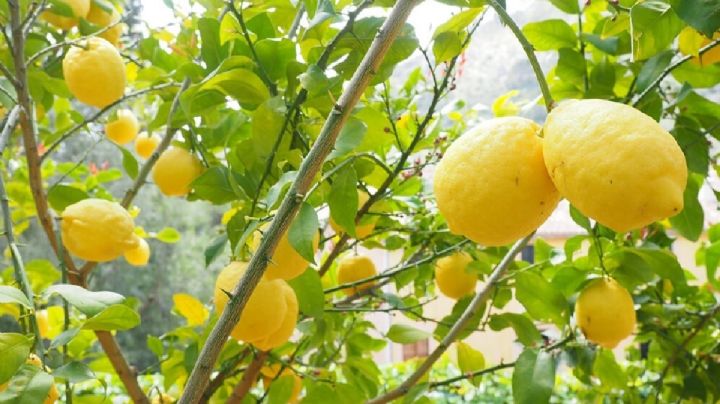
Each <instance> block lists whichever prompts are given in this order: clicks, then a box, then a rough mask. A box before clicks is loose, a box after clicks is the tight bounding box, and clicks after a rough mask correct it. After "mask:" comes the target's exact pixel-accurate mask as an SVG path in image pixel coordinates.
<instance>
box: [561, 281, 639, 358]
mask: <svg viewBox="0 0 720 404" xmlns="http://www.w3.org/2000/svg"><path fill="white" fill-rule="evenodd" d="M575 321H576V322H577V325H578V327H580V330H582V333H583V334H584V335H585V338H587V339H588V340H590V341H592V342H594V343H596V344H598V345H600V346H603V347H605V348H615V347H616V346H617V344H618V343H619V342H620V341H622V340H624V339H625V338H627V337H628V336H630V334H632V332H633V330H634V329H635V308H634V307H633V300H632V296H630V293H629V292H628V291H627V289H625V288H624V287H622V286H621V285H620V284H619V283H617V282H616V281H615V280H614V279H596V280H594V281H592V282H591V283H590V284H588V285H587V286H586V287H585V289H583V290H582V292H580V296H578V299H577V302H575Z"/></svg>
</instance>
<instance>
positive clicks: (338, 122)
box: [180, 0, 417, 404]
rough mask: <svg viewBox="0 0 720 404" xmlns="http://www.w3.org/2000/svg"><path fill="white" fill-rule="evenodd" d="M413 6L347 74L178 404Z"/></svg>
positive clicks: (400, 8) (406, 0)
mask: <svg viewBox="0 0 720 404" xmlns="http://www.w3.org/2000/svg"><path fill="white" fill-rule="evenodd" d="M416 3H417V0H399V1H398V2H397V3H396V4H395V6H394V7H393V9H392V11H391V12H390V15H389V17H388V18H387V20H385V23H384V24H383V26H382V27H381V29H380V31H379V32H378V34H377V36H376V37H375V39H374V40H373V43H372V45H370V49H369V50H368V52H367V54H366V55H365V57H364V58H363V60H362V62H361V63H360V66H359V67H358V69H357V71H356V72H355V73H354V74H353V77H352V79H351V80H350V83H349V84H348V86H347V89H348V90H347V91H345V92H344V93H343V94H342V96H341V97H340V99H339V100H338V103H337V104H336V105H335V107H334V108H333V110H332V112H331V113H330V116H328V118H327V120H326V121H325V125H324V126H323V128H322V130H321V131H320V135H319V136H318V138H317V140H316V142H315V144H314V145H313V147H312V149H310V152H309V153H308V154H307V156H306V157H305V159H304V160H303V162H302V164H301V165H300V169H299V170H298V176H297V178H296V179H295V181H294V182H293V184H292V186H291V187H290V190H289V191H288V193H287V194H286V195H285V198H284V199H283V202H282V204H281V205H280V208H279V209H278V213H277V215H276V216H275V218H274V219H273V221H272V223H271V224H270V227H269V228H268V230H267V232H265V235H264V236H263V238H262V241H261V242H260V245H259V247H258V248H257V250H256V251H255V253H254V254H253V257H252V258H251V259H250V263H249V264H248V267H247V271H246V272H245V274H244V275H243V277H242V279H241V281H240V282H239V283H238V285H237V286H236V287H235V289H234V290H233V293H232V297H231V298H230V300H229V301H228V304H227V306H226V307H225V310H223V312H222V314H221V315H220V318H219V320H218V321H217V323H216V324H215V327H214V329H213V330H212V332H211V333H210V335H209V337H208V339H207V341H206V342H205V345H204V346H203V349H202V351H201V352H200V355H199V356H198V360H197V362H196V364H195V367H194V368H193V371H192V373H191V374H190V377H189V378H188V382H187V385H186V388H185V392H184V393H183V395H182V397H181V398H180V404H190V403H195V402H197V400H198V399H199V397H200V395H201V394H202V391H203V390H204V388H205V386H206V385H207V380H208V377H209V375H210V372H211V371H212V368H213V366H214V364H215V361H216V359H217V356H218V354H219V352H220V350H221V349H222V346H223V345H224V344H225V341H226V339H227V337H228V335H229V334H230V331H231V330H232V328H233V327H234V326H235V324H237V322H238V320H239V319H240V314H241V313H242V310H243V308H244V307H245V304H246V303H247V301H248V299H249V298H250V294H251V293H252V291H253V289H254V288H255V286H256V285H257V284H258V282H259V281H260V278H261V277H262V275H263V273H264V272H265V268H266V266H267V262H268V260H269V258H270V257H272V254H273V252H274V251H275V247H276V246H277V243H278V241H279V239H280V237H281V236H282V234H284V233H285V231H286V230H287V229H288V227H289V226H290V222H291V221H292V220H293V218H294V217H295V215H296V214H297V212H298V210H299V209H300V205H301V204H302V203H303V200H304V198H305V195H306V193H307V191H308V189H309V188H310V186H311V185H312V183H313V180H314V178H315V175H316V174H317V172H318V171H319V170H320V168H321V167H322V165H323V162H324V161H325V158H327V156H328V154H330V151H331V150H332V148H333V146H334V144H335V140H336V139H337V136H338V134H339V133H340V130H341V129H342V127H343V125H344V124H345V122H346V121H347V119H348V118H349V116H350V114H351V112H352V109H353V107H354V106H355V105H356V104H357V102H358V100H359V99H360V97H361V96H362V94H363V92H364V91H365V89H366V88H367V86H368V84H369V82H370V80H371V79H372V77H373V75H374V74H375V71H377V68H378V66H379V65H380V63H382V61H383V59H384V57H385V54H386V53H387V51H388V50H389V49H390V46H391V45H392V43H393V42H394V41H395V38H396V37H397V36H398V34H399V33H400V30H401V29H402V28H403V26H404V25H405V21H406V19H407V17H408V15H409V14H410V11H411V10H412V9H413V8H414V7H415V5H416Z"/></svg>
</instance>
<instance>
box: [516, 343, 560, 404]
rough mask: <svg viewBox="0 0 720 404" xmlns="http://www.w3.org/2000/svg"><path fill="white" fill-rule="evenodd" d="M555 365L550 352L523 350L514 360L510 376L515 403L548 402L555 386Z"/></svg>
mask: <svg viewBox="0 0 720 404" xmlns="http://www.w3.org/2000/svg"><path fill="white" fill-rule="evenodd" d="M555 367H556V363H555V359H554V358H553V356H552V354H550V353H548V352H545V351H538V350H535V349H526V350H524V351H523V352H522V353H521V354H520V357H519V358H518V360H517V361H516V362H515V371H514V372H513V377H512V387H513V388H512V391H513V398H514V401H515V403H517V404H526V403H527V404H530V403H532V404H538V403H547V402H549V401H550V396H551V395H552V391H553V387H554V386H555Z"/></svg>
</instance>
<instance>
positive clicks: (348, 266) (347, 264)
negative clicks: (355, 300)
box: [337, 255, 377, 296]
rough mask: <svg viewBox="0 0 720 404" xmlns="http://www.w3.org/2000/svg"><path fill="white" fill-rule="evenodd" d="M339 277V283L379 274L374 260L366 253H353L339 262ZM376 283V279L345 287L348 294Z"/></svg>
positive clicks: (344, 290) (344, 291)
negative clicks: (365, 254)
mask: <svg viewBox="0 0 720 404" xmlns="http://www.w3.org/2000/svg"><path fill="white" fill-rule="evenodd" d="M337 270H338V273H337V279H338V284H343V283H350V282H356V281H359V280H361V279H365V278H369V277H371V276H375V275H377V269H376V268H375V264H373V262H372V260H371V259H370V258H368V257H366V256H364V255H353V256H348V257H345V258H343V259H341V260H340V261H339V262H338V269H337ZM374 285H375V281H369V282H364V283H361V284H359V285H356V286H353V287H350V288H346V289H343V293H345V294H346V295H348V296H351V295H354V294H355V293H358V292H360V291H363V290H365V289H368V288H370V287H372V286H374Z"/></svg>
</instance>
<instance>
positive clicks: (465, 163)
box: [433, 117, 560, 246]
mask: <svg viewBox="0 0 720 404" xmlns="http://www.w3.org/2000/svg"><path fill="white" fill-rule="evenodd" d="M539 132H540V126H538V125H537V124H536V123H535V122H532V121H530V120H527V119H524V118H517V117H507V118H496V119H491V120H488V121H485V122H483V123H482V124H480V125H479V126H478V127H476V128H474V129H472V130H470V131H469V132H467V133H465V134H464V135H462V136H461V137H460V138H459V139H457V140H456V141H455V142H454V143H453V144H452V145H451V146H450V147H449V148H448V149H447V151H446V152H445V156H444V157H443V158H442V160H441V161H440V163H439V164H438V166H437V170H436V172H435V178H434V179H433V187H434V192H435V198H436V199H437V205H438V209H439V210H440V212H441V213H442V215H443V216H444V217H445V219H446V220H447V223H448V227H449V228H450V231H451V232H453V233H455V234H460V235H463V236H465V237H467V238H469V239H471V240H473V241H475V242H477V243H480V244H483V245H486V246H501V245H505V244H508V243H511V242H513V241H515V240H517V239H519V238H521V237H524V236H526V235H528V234H530V233H531V232H532V231H533V230H535V229H536V228H537V227H538V226H540V225H541V224H542V223H543V222H544V221H545V220H546V219H547V218H548V216H550V214H551V213H552V212H553V210H555V206H556V205H557V203H558V201H559V200H560V195H559V194H558V192H557V190H556V189H555V186H554V185H553V184H552V181H550V177H549V176H548V174H547V172H546V171H545V164H544V161H543V150H542V148H543V146H542V144H543V140H542V138H540V137H539V136H538V135H539Z"/></svg>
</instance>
